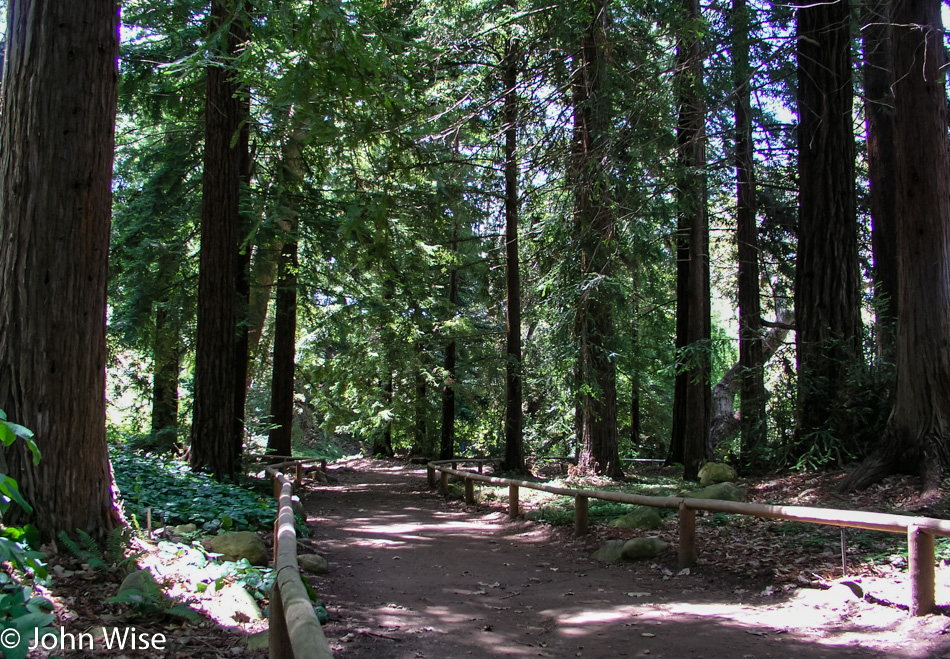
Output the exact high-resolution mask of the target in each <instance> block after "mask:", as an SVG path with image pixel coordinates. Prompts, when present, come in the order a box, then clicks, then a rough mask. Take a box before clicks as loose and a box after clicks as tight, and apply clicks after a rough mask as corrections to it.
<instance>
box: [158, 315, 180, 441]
mask: <svg viewBox="0 0 950 659" xmlns="http://www.w3.org/2000/svg"><path fill="white" fill-rule="evenodd" d="M176 316H177V314H176V312H174V311H173V312H171V313H169V310H168V301H167V300H166V301H163V302H160V303H159V304H158V305H156V308H155V341H154V345H153V347H152V441H154V442H155V443H156V445H157V446H158V447H160V448H161V449H165V450H178V449H180V448H181V446H180V445H179V442H178V374H179V373H180V372H181V337H180V336H179V333H178V323H177V322H175V321H174V320H173V319H174V318H176Z"/></svg>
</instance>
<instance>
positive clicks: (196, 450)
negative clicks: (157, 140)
mask: <svg viewBox="0 0 950 659" xmlns="http://www.w3.org/2000/svg"><path fill="white" fill-rule="evenodd" d="M243 4H244V2H243V0H213V1H212V3H211V24H210V35H211V41H212V43H214V42H215V41H219V43H221V44H222V45H221V51H220V52H218V53H217V57H218V61H216V62H215V63H214V64H212V65H211V66H209V67H208V71H207V96H206V106H205V157H204V174H203V177H202V205H201V251H200V256H199V266H198V272H199V275H198V331H197V337H196V340H197V345H196V351H195V400H194V412H193V418H192V424H191V460H190V462H191V466H192V467H194V468H195V469H201V470H203V471H208V472H211V473H212V474H213V475H214V476H215V477H216V478H219V479H229V478H233V477H234V476H235V475H236V474H237V473H238V469H239V463H238V459H237V458H238V455H237V452H236V451H235V426H236V424H237V419H238V418H240V417H242V416H243V414H244V411H243V410H238V409H236V404H235V399H236V395H235V383H236V381H237V378H238V377H239V375H238V372H237V370H236V363H235V355H237V354H238V348H237V314H238V309H237V301H238V279H239V272H238V270H239V268H238V264H239V263H240V256H239V254H238V241H239V239H240V237H239V233H238V231H239V226H240V221H241V214H240V203H239V200H240V192H241V182H242V180H243V175H244V173H245V171H246V169H245V168H246V165H245V163H246V161H245V158H246V153H247V141H246V135H247V133H246V132H244V131H242V130H241V128H242V122H243V121H244V119H245V105H244V102H243V101H242V100H241V98H240V96H239V88H238V84H237V82H236V81H235V79H234V73H233V71H232V70H231V69H230V68H229V67H227V66H226V61H227V60H228V59H229V58H230V57H233V55H234V54H235V53H236V52H237V49H238V46H239V43H240V41H239V35H240V32H241V29H240V21H241V20H242V19H243ZM220 35H223V38H221V39H220V40H217V39H216V38H217V37H218V36H220ZM245 361H246V355H245Z"/></svg>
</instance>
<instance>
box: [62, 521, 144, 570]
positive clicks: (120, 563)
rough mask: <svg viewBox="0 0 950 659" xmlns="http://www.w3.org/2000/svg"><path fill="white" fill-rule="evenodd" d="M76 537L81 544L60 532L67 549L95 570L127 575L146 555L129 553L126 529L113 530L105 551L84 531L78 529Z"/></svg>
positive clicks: (108, 537) (107, 540) (107, 539)
mask: <svg viewBox="0 0 950 659" xmlns="http://www.w3.org/2000/svg"><path fill="white" fill-rule="evenodd" d="M76 535H77V537H78V538H79V542H76V541H75V540H73V539H72V538H70V537H69V535H68V534H67V533H66V532H65V531H60V532H59V539H60V541H61V542H62V543H63V546H64V547H66V549H68V550H69V551H70V552H71V553H72V554H73V555H74V556H76V557H77V558H79V560H81V561H82V562H83V563H86V564H87V565H88V566H89V567H91V568H93V569H97V570H106V571H108V572H117V573H119V574H126V573H128V572H129V571H130V570H132V569H134V568H135V564H136V561H137V560H138V559H139V558H140V557H141V556H142V555H143V554H144V552H130V551H129V538H130V536H129V533H128V531H127V530H125V529H121V528H116V529H112V532H111V533H109V535H108V536H107V537H106V549H105V551H103V550H102V548H101V547H100V546H99V543H98V542H96V540H95V538H93V537H92V536H91V535H89V534H88V533H87V532H85V531H83V530H82V529H76Z"/></svg>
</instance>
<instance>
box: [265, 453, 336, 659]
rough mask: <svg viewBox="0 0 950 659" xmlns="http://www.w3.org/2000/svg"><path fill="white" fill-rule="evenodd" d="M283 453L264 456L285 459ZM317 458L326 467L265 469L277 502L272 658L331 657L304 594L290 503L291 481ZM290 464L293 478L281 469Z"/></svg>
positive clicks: (270, 622)
mask: <svg viewBox="0 0 950 659" xmlns="http://www.w3.org/2000/svg"><path fill="white" fill-rule="evenodd" d="M284 458H286V456H267V459H278V460H280V459H284ZM315 462H319V463H321V467H322V468H323V470H324V471H325V470H326V468H327V462H326V460H320V459H313V460H293V459H287V461H285V462H281V463H278V464H274V465H270V466H268V467H266V468H265V469H264V471H265V472H266V473H267V474H268V476H270V477H272V478H273V479H274V496H275V497H277V499H278V501H279V504H278V509H277V519H276V520H275V521H274V574H275V578H274V586H273V588H272V589H271V594H270V615H269V616H268V627H269V630H270V634H269V643H270V656H271V657H272V658H274V659H290V658H293V659H329V658H331V657H333V653H332V652H331V651H330V645H329V643H327V639H326V636H324V635H323V628H322V627H321V626H320V621H319V620H318V619H317V614H316V612H315V611H314V609H313V603H312V602H311V601H310V597H309V596H308V595H307V589H306V587H305V586H304V584H303V581H302V580H301V577H300V565H299V564H298V563H297V526H296V521H295V519H294V510H293V506H292V504H291V497H292V495H293V488H294V485H297V486H298V487H299V486H300V484H301V483H302V482H303V473H304V465H306V464H311V463H315ZM287 468H292V470H293V479H292V480H291V479H289V478H287V476H285V475H284V473H283V471H284V470H286V469H287Z"/></svg>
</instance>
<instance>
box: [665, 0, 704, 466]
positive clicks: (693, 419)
mask: <svg viewBox="0 0 950 659" xmlns="http://www.w3.org/2000/svg"><path fill="white" fill-rule="evenodd" d="M683 7H684V9H685V14H684V15H685V18H686V19H687V26H688V27H687V28H686V31H685V35H686V36H684V37H683V38H682V39H681V40H680V43H679V45H678V46H677V63H678V65H677V72H676V87H677V102H678V104H679V120H678V123H677V128H676V135H677V146H678V152H677V160H678V165H679V172H680V174H679V177H680V178H679V182H678V204H679V220H678V228H677V256H678V262H677V288H676V293H677V296H676V316H677V317H676V325H677V347H678V348H680V350H679V360H680V364H679V367H680V370H679V372H678V374H677V381H676V382H675V383H674V404H673V414H674V417H673V419H674V420H673V433H674V434H673V437H672V438H671V441H670V447H671V452H670V457H672V456H673V449H674V447H675V449H676V452H677V453H679V454H680V455H681V457H682V463H683V477H684V478H685V479H687V480H696V478H697V477H698V475H699V467H700V465H701V464H702V462H703V460H704V459H705V458H706V457H707V456H706V446H707V444H708V435H709V422H710V418H711V413H712V412H711V410H712V400H711V397H710V396H711V393H710V377H711V372H712V358H711V355H710V337H711V319H710V309H709V290H710V289H709V220H708V217H707V214H706V174H705V167H706V130H705V121H706V108H705V103H704V101H703V94H702V85H703V55H702V43H701V39H700V34H699V33H698V26H699V25H700V21H701V20H702V15H701V10H700V6H699V2H698V0H684V4H683ZM677 399H678V400H679V403H678V404H677ZM667 459H668V461H669V459H670V458H669V457H668V458H667Z"/></svg>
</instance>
